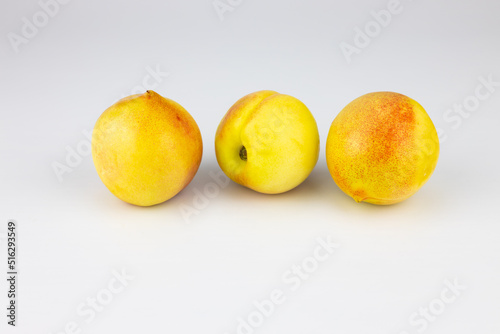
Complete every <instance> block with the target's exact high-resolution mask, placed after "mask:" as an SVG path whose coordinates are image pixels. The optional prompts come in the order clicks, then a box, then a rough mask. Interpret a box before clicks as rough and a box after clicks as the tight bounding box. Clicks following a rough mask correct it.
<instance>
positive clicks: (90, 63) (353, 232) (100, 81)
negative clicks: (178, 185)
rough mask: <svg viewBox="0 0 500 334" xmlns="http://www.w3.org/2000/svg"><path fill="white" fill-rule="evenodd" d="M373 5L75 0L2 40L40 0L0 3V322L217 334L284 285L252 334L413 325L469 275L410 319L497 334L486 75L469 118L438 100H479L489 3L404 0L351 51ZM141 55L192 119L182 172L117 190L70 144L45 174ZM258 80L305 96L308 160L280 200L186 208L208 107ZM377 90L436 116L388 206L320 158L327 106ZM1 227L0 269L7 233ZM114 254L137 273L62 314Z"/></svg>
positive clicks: (204, 167) (117, 263)
mask: <svg viewBox="0 0 500 334" xmlns="http://www.w3.org/2000/svg"><path fill="white" fill-rule="evenodd" d="M223 2H224V3H226V2H225V1H223ZM233 3H237V1H235V0H233ZM387 6H388V1H386V0H377V1H368V0H363V1H356V2H354V1H347V0H344V1H326V0H309V1H305V0H302V1H298V0H294V1H292V0H287V1H285V0H283V1H269V0H247V1H243V2H242V3H241V4H240V5H235V6H233V7H234V8H233V10H232V11H228V12H225V13H224V14H223V20H221V19H220V17H219V16H218V14H217V11H216V10H215V9H214V6H213V3H212V0H203V1H202V0H192V1H180V0H178V1H153V0H145V1H140V2H139V1H137V2H134V1H130V0H126V1H125V0H112V1H97V0H91V1H89V0H87V1H83V0H73V1H71V2H69V3H68V4H64V5H60V8H59V9H58V11H57V12H56V13H55V14H54V15H53V17H50V19H49V20H48V22H46V25H45V26H43V27H40V28H38V32H37V33H36V34H33V36H31V37H30V38H28V39H27V40H26V42H27V43H25V44H22V45H19V47H18V51H19V52H16V50H15V48H14V47H13V45H12V44H11V42H10V41H9V37H8V36H9V34H10V33H14V34H18V35H20V36H21V35H22V28H23V25H25V23H24V21H23V18H24V17H25V18H27V20H28V21H30V22H33V15H35V16H36V15H37V13H38V12H40V10H41V7H40V5H39V4H38V3H37V1H34V0H29V1H14V0H4V1H3V2H2V5H1V9H0V21H1V22H2V26H1V34H0V37H1V39H0V57H1V62H0V75H1V76H0V92H1V106H0V110H1V115H2V118H1V121H0V180H1V183H0V196H1V202H0V223H1V225H0V231H1V232H3V233H5V228H6V224H7V221H8V219H15V220H16V221H17V223H18V225H19V235H20V236H19V246H18V250H19V251H18V256H19V272H20V276H19V282H18V283H19V284H18V290H19V298H18V306H19V309H18V326H17V327H16V328H15V329H13V328H11V327H10V326H7V325H6V322H7V318H6V317H5V313H6V310H5V307H6V305H7V298H6V293H7V285H6V281H5V279H3V277H4V274H0V278H2V279H1V280H0V289H1V290H0V305H1V307H0V309H1V310H4V311H1V312H0V313H1V315H0V319H2V320H1V321H0V322H1V323H0V332H1V333H29V334H33V333H42V334H48V333H61V332H64V328H65V326H66V325H67V324H68V323H71V322H75V323H76V324H77V325H78V326H79V327H78V328H79V330H81V333H96V334H99V333H160V332H166V333H209V334H211V333H213V334H224V333H228V334H234V333H237V326H238V318H239V317H242V318H244V319H246V318H247V317H248V315H249V314H251V312H253V311H254V310H255V307H254V306H253V303H254V301H261V300H263V299H265V298H269V295H270V293H271V291H272V290H274V289H279V290H282V291H284V292H285V295H286V301H285V302H284V303H283V304H281V305H278V306H276V308H275V311H274V313H273V314H272V315H271V316H269V317H268V318H266V319H265V321H264V323H263V324H262V325H261V326H260V327H259V328H256V329H254V333H259V334H274V333H290V334H299V333H310V334H326V333H348V334H350V333H353V334H358V333H359V334H366V333H370V334H379V333H380V334H382V333H384V334H385V333H395V334H400V333H404V332H403V331H406V332H407V333H410V334H413V333H419V330H422V329H423V325H419V326H416V325H414V324H413V325H412V324H411V323H410V322H409V318H410V317H411V316H412V314H414V313H415V312H419V309H420V308H427V307H429V303H434V304H433V305H434V306H436V305H439V303H440V302H439V298H440V296H441V291H442V290H443V289H444V288H445V287H446V285H445V283H444V282H445V281H446V280H450V281H453V280H455V279H456V280H457V281H458V282H459V283H460V284H462V285H464V286H466V288H465V290H463V291H462V292H461V294H460V295H459V296H458V297H457V298H456V299H455V301H454V302H452V303H449V304H446V306H445V309H444V311H443V312H442V314H440V315H438V316H436V318H435V319H433V321H428V328H426V329H425V332H426V333H440V334H443V333H445V334H446V333H453V334H458V333H460V334H462V333H464V334H465V333H485V334H489V333H499V332H500V320H499V319H500V318H499V317H498V314H499V312H500V287H499V282H500V242H499V241H500V240H499V239H500V236H499V233H500V219H499V217H500V215H499V209H498V208H499V204H498V203H499V199H500V198H499V191H498V188H499V186H500V182H499V177H498V167H499V164H498V163H499V158H498V153H499V149H498V144H499V131H498V126H499V121H500V117H499V113H498V112H499V107H500V87H499V86H497V87H495V88H494V91H493V92H492V93H491V94H490V96H489V97H488V98H486V99H484V100H483V101H480V102H479V105H478V106H477V107H475V108H471V109H473V111H471V112H470V113H469V112H467V113H468V114H464V115H468V117H465V116H460V115H459V114H458V113H455V112H453V111H451V112H447V110H449V109H450V108H451V109H452V108H453V106H454V105H455V104H463V103H464V101H468V102H471V101H472V102H473V101H474V95H475V90H476V87H477V86H478V85H480V84H481V82H480V78H481V77H483V78H487V77H488V76H490V75H491V76H492V78H493V80H494V81H496V82H500V65H499V60H500V43H499V41H500V40H499V37H500V20H498V14H499V12H500V5H499V2H497V1H493V0H480V1H472V0H469V1H465V0H440V1H431V0H418V1H409V0H401V13H400V14H398V15H393V16H392V19H391V22H390V23H389V24H388V25H387V26H386V27H384V28H382V29H381V31H380V32H379V33H378V34H377V35H376V36H375V37H374V38H372V40H371V42H370V44H369V45H368V46H366V47H364V48H360V51H359V53H358V54H354V55H353V56H352V58H351V62H350V63H349V62H348V61H347V59H346V57H345V56H344V55H343V53H342V51H341V48H340V45H341V43H342V42H345V43H349V44H351V45H355V44H354V36H355V28H356V27H359V28H361V29H363V28H364V27H365V25H367V24H370V22H371V21H373V17H372V16H371V14H370V13H371V11H380V10H382V9H385V8H387ZM38 19H40V17H38ZM41 19H43V17H41ZM42 23H43V22H42ZM10 36H11V37H12V36H13V35H12V34H11V35H10ZM156 68H159V69H160V71H161V72H168V73H169V75H168V76H164V77H159V80H149V81H148V83H147V85H146V86H144V87H142V88H138V89H153V90H155V91H156V92H158V93H159V94H161V95H163V96H166V97H168V98H171V99H173V100H175V101H177V102H179V103H180V104H181V105H183V106H184V107H185V108H186V109H187V110H188V111H189V112H190V113H191V114H192V115H193V117H194V118H195V119H196V121H197V123H198V125H199V127H200V129H201V132H202V135H203V140H204V154H203V161H202V164H201V167H200V170H199V171H198V174H197V175H196V177H195V178H194V180H193V182H192V183H191V184H190V185H189V186H188V187H187V188H186V189H184V190H183V191H182V192H181V193H180V194H179V195H178V196H176V197H174V198H173V199H171V200H170V201H168V202H166V203H164V204H162V205H158V206H155V207H150V208H141V207H136V206H132V205H128V204H126V203H123V202H121V201H120V200H118V199H117V198H115V197H114V196H113V195H112V194H111V193H110V192H109V191H108V190H107V189H106V188H105V186H104V185H103V184H102V182H101V181H100V179H99V178H98V176H97V173H96V172H95V169H94V166H93V163H92V158H91V156H90V155H85V154H84V155H83V156H82V157H81V161H78V162H77V163H76V164H75V166H74V168H72V172H71V173H66V174H64V175H62V181H61V182H60V181H59V180H58V177H57V176H56V173H55V172H54V170H53V164H54V163H61V164H65V165H66V164H67V163H66V158H67V155H68V149H69V150H75V151H76V150H78V148H80V149H81V150H82V149H83V151H85V148H88V144H89V142H88V140H87V138H86V137H85V135H84V134H83V132H85V131H91V130H92V128H93V126H94V124H95V121H96V120H97V118H98V117H99V115H100V114H101V113H102V112H103V111H104V110H105V109H106V108H107V107H109V106H110V105H111V104H113V103H114V102H115V101H116V100H117V99H119V98H120V97H121V96H123V95H129V94H130V93H131V92H132V91H133V90H135V89H136V88H137V86H141V85H143V80H144V79H145V78H146V77H147V75H148V69H156ZM261 89H272V90H276V91H278V92H280V93H285V94H289V95H293V96H295V97H297V98H299V99H300V100H301V101H303V102H304V103H305V104H306V105H307V106H308V107H309V108H310V110H311V112H312V113H313V115H314V116H315V117H316V120H317V122H318V127H319V130H320V137H321V153H320V160H319V161H318V164H317V166H316V168H315V169H314V171H313V173H312V174H311V176H310V177H309V179H307V180H306V181H305V182H304V183H303V184H302V185H301V186H299V187H298V188H296V189H294V190H293V191H290V192H288V193H285V194H282V195H276V196H269V195H262V194H259V193H256V192H253V191H251V190H248V189H246V188H243V187H241V186H238V185H236V184H234V183H231V184H229V185H228V186H227V187H225V188H223V189H220V191H219V193H218V195H217V196H214V197H213V198H211V199H209V200H208V202H207V203H202V204H204V205H203V208H202V209H201V210H199V212H198V214H196V215H195V214H193V215H191V216H190V217H189V219H185V217H183V215H182V211H181V209H182V208H186V207H188V206H191V207H192V206H193V205H194V204H196V203H198V202H196V201H197V200H198V201H200V199H199V198H198V197H197V195H196V194H197V192H201V193H203V192H204V191H205V190H206V188H205V187H206V185H207V184H209V183H210V182H212V179H211V178H210V176H209V172H219V171H220V169H219V167H218V165H217V162H216V160H215V154H214V148H213V141H214V134H215V130H216V127H217V125H218V123H219V121H220V120H221V118H222V117H223V115H224V114H225V112H226V111H227V110H228V109H229V107H230V106H231V105H232V104H233V103H234V102H235V101H236V100H237V99H239V98H240V97H242V96H244V95H246V94H248V93H251V92H253V91H257V90H261ZM381 90H389V91H396V92H399V93H402V94H405V95H408V96H410V97H411V98H413V99H415V100H417V101H418V102H419V103H420V104H422V105H423V106H424V108H425V109H426V110H427V111H428V113H429V115H430V116H431V118H432V119H433V121H434V123H435V125H436V127H437V128H439V129H441V130H440V132H441V155H440V159H439V163H438V165H437V168H436V171H435V173H434V175H433V176H432V177H431V178H430V180H429V182H428V183H427V184H426V185H425V186H424V187H423V188H422V189H421V190H420V191H419V192H418V193H417V194H416V195H415V196H413V197H412V198H410V199H409V200H407V201H405V202H403V203H401V204H398V205H394V206H389V207H378V206H373V205H369V204H357V203H355V202H354V201H353V200H352V199H351V198H349V197H348V196H346V195H344V194H343V193H342V192H341V191H340V190H339V189H338V187H337V186H336V185H335V183H334V182H333V180H332V179H331V177H330V175H329V173H328V170H327V167H326V162H325V158H324V152H325V150H324V148H325V142H326V136H327V133H328V129H329V127H330V124H331V122H332V120H333V119H334V117H335V116H336V115H337V113H338V112H339V111H340V110H341V109H342V108H343V107H344V106H345V105H346V104H348V103H349V102H350V101H352V100H353V99H354V98H356V97H358V96H360V95H363V94H365V93H368V92H373V91H381ZM482 92H486V90H484V89H483V90H482ZM446 115H448V116H446ZM447 117H448V118H447ZM457 117H458V119H457ZM84 153H85V152H84ZM198 205H200V203H198ZM199 207H201V206H199ZM188 222H189V224H188ZM328 236H330V238H331V239H332V240H334V241H335V242H337V243H338V244H339V245H340V246H339V248H338V249H337V250H336V252H335V253H334V254H332V255H331V256H330V257H329V258H328V259H327V260H326V261H324V262H322V263H320V264H319V267H318V268H317V270H315V271H313V272H312V273H311V274H310V277H309V278H308V279H307V280H304V281H303V282H302V286H301V287H300V289H298V290H296V291H292V290H291V289H290V287H291V285H290V284H287V283H286V282H284V281H283V279H282V276H283V275H286V273H287V270H289V269H290V268H291V266H292V265H293V264H297V265H299V264H301V263H302V261H304V259H307V258H308V257H309V256H311V255H312V254H313V253H314V250H315V248H316V247H317V245H318V243H317V241H316V238H323V239H325V238H327V237H328ZM0 242H1V243H2V246H1V247H0V251H1V256H0V261H1V264H0V268H2V272H4V271H6V270H5V267H6V266H5V263H6V256H5V253H6V250H5V249H6V247H5V235H3V239H2V240H1V241H0ZM113 270H117V271H121V270H125V271H126V272H127V273H129V275H131V276H133V277H134V279H133V280H131V281H130V282H129V283H128V286H127V287H126V288H125V289H124V290H123V291H122V292H121V293H118V294H116V295H113V300H112V301H111V302H110V303H109V304H108V305H106V306H105V307H104V309H103V310H102V311H101V312H97V313H96V317H95V318H94V319H93V320H92V321H90V322H87V320H88V317H86V316H81V315H79V314H78V313H77V308H78V307H79V305H81V303H85V302H86V300H87V298H89V297H96V296H97V295H98V294H101V297H102V296H104V295H105V294H106V291H105V290H103V289H106V288H107V286H108V283H109V282H110V280H112V278H113ZM103 291H104V292H103ZM436 300H437V301H436ZM424 323H425V321H424ZM240 332H241V331H240ZM420 332H422V331H420ZM246 333H247V334H249V333H250V332H248V331H247V332H246Z"/></svg>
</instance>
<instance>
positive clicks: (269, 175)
mask: <svg viewBox="0 0 500 334" xmlns="http://www.w3.org/2000/svg"><path fill="white" fill-rule="evenodd" d="M243 147H244V148H245V150H246V152H244V151H242V148H243ZM215 152H216V156H217V161H218V163H219V166H220V167H221V169H222V170H223V171H224V173H225V174H226V175H227V176H228V177H229V178H230V179H231V180H233V181H234V182H236V183H238V184H241V185H243V186H246V187H248V188H250V189H253V190H255V191H258V192H261V193H265V194H278V193H283V192H285V191H288V190H290V189H293V188H295V187H296V186H298V185H299V184H301V183H302V182H303V181H304V180H305V179H306V178H307V177H308V176H309V174H310V173H311V171H312V170H313V168H314V166H315V165H316V162H317V161H318V155H319V134H318V127H317V125H316V121H315V120H314V117H313V116H312V114H311V112H310V111H309V109H307V107H306V106H305V105H304V104H303V103H302V102H301V101H299V100H298V99H296V98H294V97H292V96H289V95H283V94H279V93H276V92H274V91H269V90H265V91H259V92H255V93H252V94H249V95H247V96H245V97H243V98H241V99H240V100H238V101H237V102H236V103H235V104H234V105H233V106H232V107H231V109H229V111H228V112H227V113H226V115H225V116H224V118H223V119H222V121H221V122H220V124H219V127H218V128H217V133H216V135H215Z"/></svg>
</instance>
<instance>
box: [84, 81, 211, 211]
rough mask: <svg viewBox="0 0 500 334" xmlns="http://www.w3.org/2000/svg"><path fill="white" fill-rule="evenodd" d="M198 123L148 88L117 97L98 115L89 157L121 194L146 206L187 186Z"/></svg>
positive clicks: (196, 155) (197, 157) (198, 150)
mask: <svg viewBox="0 0 500 334" xmlns="http://www.w3.org/2000/svg"><path fill="white" fill-rule="evenodd" d="M202 151H203V144H202V140H201V133H200V130H199V128H198V125H197V124H196V122H195V121H194V119H193V118H192V117H191V115H190V114H189V113H188V112H187V111H186V110H185V109H184V108H183V107H182V106H181V105H179V104H178V103H176V102H174V101H172V100H169V99H166V98H164V97H162V96H160V95H158V94H157V93H155V92H153V91H147V92H146V93H144V94H140V95H132V96H129V97H126V98H124V99H121V100H120V101H118V102H117V103H115V104H114V105H112V106H111V107H109V108H108V109H107V110H106V111H105V112H104V113H103V114H102V115H101V117H100V118H99V119H98V120H97V123H96V125H95V127H94V131H93V134H92V157H93V159H94V164H95V167H96V170H97V173H98V174H99V177H100V178H101V180H102V182H103V183H104V184H105V185H106V187H107V188H108V189H109V190H110V191H111V192H112V193H113V194H114V195H115V196H116V197H118V198H120V199H121V200H123V201H125V202H128V203H131V204H135V205H139V206H150V205H155V204H158V203H162V202H164V201H166V200H168V199H170V198H172V197H173V196H175V195H176V194H177V193H178V192H179V191H181V190H182V189H183V188H184V187H186V186H187V185H188V184H189V182H191V180H192V179H193V177H194V175H195V174H196V172H197V170H198V167H199V165H200V162H201V156H202Z"/></svg>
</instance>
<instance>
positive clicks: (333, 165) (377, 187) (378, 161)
mask: <svg viewBox="0 0 500 334" xmlns="http://www.w3.org/2000/svg"><path fill="white" fill-rule="evenodd" d="M438 156H439V139H438V135H437V132H436V128H435V127H434V124H433V123H432V120H431V119H430V117H429V116H428V115H427V113H426V112H425V110H424V108H423V107H422V106H421V105H420V104H418V103H417V102H416V101H414V100H412V99H411V98H409V97H407V96H404V95H401V94H398V93H392V92H376V93H370V94H366V95H363V96H361V97H359V98H357V99H355V100H354V101H352V102H351V103H349V104H348V105H347V106H346V107H345V108H344V109H343V110H342V111H341V112H340V113H339V114H338V115H337V117H336V118H335V120H334V121H333V123H332V125H331V127H330V131H329V133H328V138H327V143H326V161H327V164H328V169H329V170H330V174H331V175H332V178H333V180H334V181H335V183H336V184H337V185H338V186H339V187H340V189H342V191H344V192H345V193H346V194H347V195H349V196H351V197H352V198H353V199H354V200H356V201H357V202H362V201H364V202H368V203H372V204H379V205H388V204H394V203H398V202H401V201H403V200H405V199H407V198H409V197H410V196H412V195H413V194H415V193H416V192H417V191H418V190H419V189H420V187H422V185H423V184H424V183H425V182H427V180H428V179H429V177H430V176H431V174H432V172H433V171H434V168H435V167H436V164H437V161H438Z"/></svg>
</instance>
